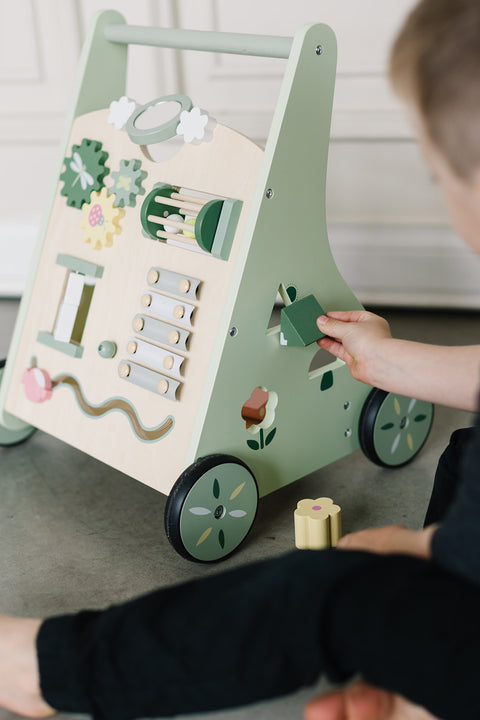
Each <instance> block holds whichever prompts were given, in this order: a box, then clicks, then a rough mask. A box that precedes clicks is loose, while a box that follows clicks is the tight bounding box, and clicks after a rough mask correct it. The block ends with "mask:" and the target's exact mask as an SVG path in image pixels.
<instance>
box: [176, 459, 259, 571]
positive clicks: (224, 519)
mask: <svg viewBox="0 0 480 720" xmlns="http://www.w3.org/2000/svg"><path fill="white" fill-rule="evenodd" d="M257 507H258V488H257V483H256V480H255V477H254V476H253V474H252V472H251V470H250V469H249V468H248V467H247V465H245V463H244V462H242V461H241V460H239V459H238V458H236V457H234V456H233V455H223V454H216V455H207V456H206V457H203V458H201V459H200V460H197V461H196V462H194V463H193V464H192V465H190V466H189V467H188V468H186V469H185V470H184V471H183V473H182V474H181V475H180V477H179V478H178V480H177V482H176V483H175V485H174V486H173V488H172V491H171V493H170V495H169V496H168V498H167V504H166V506H165V532H166V535H167V538H168V540H169V542H170V544H171V545H172V546H173V547H174V548H175V550H176V551H177V552H178V553H179V554H180V555H182V557H185V558H187V559H188V560H194V561H196V562H205V563H208V562H216V561H218V560H223V559H224V558H226V557H228V556H229V555H231V553H232V552H234V551H235V550H236V549H237V547H238V546H239V545H240V544H241V543H242V542H243V540H244V539H245V538H246V536H247V535H248V533H249V531H250V528H251V527H252V525H253V523H254V520H255V516H256V513H257Z"/></svg>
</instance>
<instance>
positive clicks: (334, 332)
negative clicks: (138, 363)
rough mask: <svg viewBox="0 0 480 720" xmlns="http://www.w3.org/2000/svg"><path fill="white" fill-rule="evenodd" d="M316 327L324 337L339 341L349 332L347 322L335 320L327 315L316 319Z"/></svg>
mask: <svg viewBox="0 0 480 720" xmlns="http://www.w3.org/2000/svg"><path fill="white" fill-rule="evenodd" d="M317 325H318V327H319V329H320V330H321V331H322V332H323V333H325V335H328V336H329V337H331V338H335V340H340V341H341V340H342V338H343V336H344V335H345V333H347V332H348V330H349V327H348V325H349V324H348V322H346V321H343V320H336V319H335V318H332V317H329V316H328V315H320V317H318V318H317Z"/></svg>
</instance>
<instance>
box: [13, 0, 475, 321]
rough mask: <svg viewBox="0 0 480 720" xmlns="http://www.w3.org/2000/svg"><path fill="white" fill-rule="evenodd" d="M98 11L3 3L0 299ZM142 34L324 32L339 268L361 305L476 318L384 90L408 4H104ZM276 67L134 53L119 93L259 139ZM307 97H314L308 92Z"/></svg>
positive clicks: (19, 255) (456, 251) (81, 0)
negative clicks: (187, 107)
mask: <svg viewBox="0 0 480 720" xmlns="http://www.w3.org/2000/svg"><path fill="white" fill-rule="evenodd" d="M104 5H105V3H103V2H100V0H16V1H15V3H13V4H12V3H8V4H7V2H6V0H2V3H1V4H0V85H1V97H2V101H1V104H0V167H1V168H2V173H1V175H0V190H1V192H0V258H1V260H0V295H15V294H19V293H21V291H22V288H23V287H24V283H25V274H26V267H27V264H28V257H29V255H30V253H31V248H32V245H33V243H34V240H35V236H36V231H37V227H38V223H39V219H40V216H41V212H42V207H43V204H44V198H45V196H46V192H47V188H48V185H49V183H50V181H51V175H52V169H53V166H54V163H55V159H56V150H57V144H58V142H59V139H60V135H61V132H62V127H63V117H64V113H65V109H66V107H67V104H68V100H69V94H70V88H71V85H72V83H73V79H74V76H75V67H76V62H77V58H78V54H79V51H80V47H81V42H82V38H83V35H84V31H85V27H86V25H87V23H88V18H89V17H90V16H91V15H92V14H93V13H94V12H95V11H96V10H98V9H100V8H102V7H104ZM107 5H108V6H109V7H113V8H115V9H118V10H120V11H121V12H123V13H124V15H125V16H126V18H127V21H128V22H129V23H132V24H140V25H163V26H179V27H186V28H194V29H216V30H222V31H228V32H247V33H255V34H257V33H260V34H278V35H292V34H294V32H295V30H296V29H297V28H298V27H299V26H301V25H302V24H304V23H306V22H312V21H319V22H326V23H328V24H330V25H331V26H332V27H333V29H334V30H335V32H336V35H337V39H338V45H339V60H338V77H337V84H336V97H335V106H334V113H333V119H332V142H331V149H330V160H329V175H328V180H329V182H328V195H327V208H328V217H329V227H330V229H329V232H330V239H331V243H332V247H333V250H334V253H335V255H336V257H337V261H338V264H339V266H340V268H341V270H342V272H343V273H344V275H345V277H346V278H347V280H348V282H349V283H350V285H351V286H352V288H353V289H354V290H355V291H356V292H357V294H358V295H359V297H360V298H361V300H362V301H363V302H382V303H383V302H384V303H396V304H414V305H432V306H436V305H437V306H438V305H440V306H452V307H480V264H479V262H478V261H477V260H476V259H473V260H472V258H471V255H470V254H469V253H468V251H466V250H464V249H463V247H462V246H461V244H460V243H459V241H458V239H457V238H456V237H455V235H454V233H453V232H452V231H451V230H450V229H449V227H448V221H447V218H446V215H445V212H444V210H443V207H442V203H441V199H440V197H439V193H438V189H437V188H436V186H435V185H433V184H432V182H431V180H430V178H429V175H428V173H427V171H426V170H425V169H424V167H423V165H422V163H421V161H420V159H419V157H418V153H417V149H416V145H415V143H414V142H413V141H412V139H411V136H410V133H409V130H408V128H407V126H406V124H405V121H404V115H403V111H402V109H401V108H400V107H399V105H398V103H397V102H396V100H395V98H394V97H393V96H392V93H391V92H390V90H389V87H388V83H387V81H386V78H385V67H386V60H387V55H388V48H389V46H390V43H391V40H392V37H393V36H394V34H395V30H396V28H397V27H398V25H399V24H400V22H401V20H402V18H403V17H404V15H405V14H406V12H407V11H408V9H409V8H410V7H411V6H412V5H413V0H396V2H395V3H393V2H385V0H322V2H321V3H319V2H318V0H296V1H295V3H292V2H290V0H275V1H274V0H243V1H242V3H234V2H228V1H227V0H136V1H135V3H133V2H131V0H111V1H110V2H108V0H107ZM284 66H285V63H284V61H281V60H267V59H260V58H258V59H256V58H245V57H237V56H230V55H223V56H214V55H210V54H205V53H178V52H175V51H171V50H158V49H152V48H132V49H131V58H130V66H129V74H128V87H129V94H130V95H131V96H132V97H134V98H135V99H136V100H137V101H139V102H147V101H148V100H151V99H153V98H154V97H158V96H160V95H164V94H168V93H172V92H185V93H186V94H188V95H190V96H191V97H192V99H193V100H194V102H195V103H196V104H198V105H200V106H202V107H204V108H205V109H207V110H208V111H209V112H210V113H211V114H212V115H214V116H215V117H216V118H217V119H218V120H220V121H222V122H226V123H227V124H230V125H232V126H233V127H235V128H237V129H239V130H241V131H242V132H245V133H246V134H248V135H249V136H251V137H253V138H254V139H256V140H258V141H263V140H264V139H265V137H266V135H267V134H268V128H269V122H270V118H271V115H272V110H273V106H274V103H275V100H276V96H277V92H278V88H279V84H280V80H281V76H282V72H283V68H284ZM314 90H315V89H314V88H312V92H314Z"/></svg>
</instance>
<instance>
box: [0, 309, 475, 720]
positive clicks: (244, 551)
mask: <svg viewBox="0 0 480 720" xmlns="http://www.w3.org/2000/svg"><path fill="white" fill-rule="evenodd" d="M16 309H17V303H16V302H15V301H12V300H2V301H0V357H5V355H6V353H7V349H8V344H9V339H10V336H11V333H12V329H13V324H14V320H15V315H16ZM380 312H382V311H380ZM382 314H383V315H384V316H386V317H387V318H388V319H389V320H390V322H391V326H392V331H393V333H394V335H396V336H397V337H408V338H410V339H416V340H422V341H425V342H432V343H442V342H443V343H446V344H470V343H480V323H479V322H478V314H477V313H452V312H446V313H442V312H424V311H421V312H413V311H388V312H387V311H385V312H382ZM470 422H471V416H470V415H469V414H467V413H463V412H459V411H454V410H450V409H446V408H442V407H439V408H437V409H436V415H435V420H434V425H433V429H432V432H431V435H430V438H429V440H428V442H427V444H426V446H425V447H424V449H423V450H422V452H421V454H420V455H419V456H418V458H416V459H415V461H414V462H413V463H412V464H410V465H407V466H406V467H403V468H400V469H397V470H385V469H382V468H379V467H377V466H375V465H373V464H371V463H370V462H369V461H368V460H367V459H366V458H365V457H364V456H363V455H362V454H361V452H358V453H355V454H353V455H350V456H349V457H348V458H345V459H343V460H340V461H338V462H336V463H334V464H333V465H331V466H329V467H327V468H323V469H322V470H320V471H317V472H315V473H313V474H312V475H310V476H308V477H306V478H304V479H302V480H300V481H297V482H296V483H293V484H292V485H290V486H288V487H286V488H283V489H281V490H279V491H277V492H276V493H273V494H272V495H269V496H267V497H266V498H264V499H263V500H262V501H261V503H260V509H259V513H258V517H257V520H256V523H255V525H254V527H253V529H252V531H251V533H250V535H249V537H248V538H247V541H246V542H245V543H244V545H242V547H241V548H240V549H239V551H237V553H236V554H235V555H234V556H232V557H231V558H229V559H228V560H226V561H224V562H223V563H222V564H220V565H215V566H210V565H208V566H207V565H199V564H196V563H190V562H188V561H186V560H183V559H182V558H180V557H179V556H178V555H177V554H176V553H175V551H174V550H173V549H172V548H171V546H170V545H169V543H168V541H167V539H166V537H165V535H164V531H163V511H164V506H165V501H166V498H165V497H164V496H163V495H161V494H159V493H157V492H155V491H154V490H152V489H150V488H148V487H146V486H144V485H142V484H140V483H138V482H136V481H134V480H132V479H131V478H129V477H127V476H125V475H122V474H120V473H119V472H117V471H115V470H112V469H111V468H110V467H107V466H105V465H103V464H102V463H100V462H98V461H96V460H94V459H92V458H90V457H88V456H86V455H84V454H83V453H81V452H79V451H78V450H75V449H73V448H71V447H68V446H67V445H65V444H63V443H62V442H60V441H58V440H56V439H55V438H52V437H49V436H47V435H45V434H44V433H42V432H37V433H36V434H35V435H34V436H33V437H32V438H31V439H30V440H29V441H28V442H26V443H24V444H23V445H20V446H17V447H13V448H0V478H1V482H0V538H1V539H0V547H1V552H0V577H1V579H2V593H1V601H0V611H1V612H11V613H15V614H21V615H24V614H25V615H29V616H40V617H42V616H46V615H52V614H55V613H61V612H69V611H74V610H76V609H80V608H85V607H95V608H96V607H104V606H105V605H108V604H110V603H112V602H119V601H121V600H124V599H127V598H130V597H132V596H134V595H137V594H139V593H143V592H146V591H149V590H151V589H153V588H156V587H159V586H163V585H168V584H171V583H176V582H179V581H182V580H186V579H190V578H193V577H203V576H206V575H209V574H211V573H216V572H219V571H221V570H222V569H224V568H230V567H233V566H235V565H238V564H243V563H246V562H251V561H253V560H256V559H259V558H265V557H270V556H275V555H278V554H280V553H283V552H285V551H288V550H290V549H292V548H293V547H294V535H293V510H294V508H295V506H296V503H297V501H298V500H299V499H301V498H305V497H313V498H314V497H318V496H322V495H326V496H330V497H333V498H334V499H335V502H337V503H338V504H340V505H341V507H342V518H343V526H344V530H345V531H346V532H349V531H354V530H359V529H361V528H364V527H370V526H378V525H384V524H389V523H394V522H401V523H405V524H407V525H409V526H410V527H420V526H421V524H422V520H423V515H424V512H425V508H426V505H427V502H428V498H429V493H430V489H431V484H432V479H433V473H434V470H435V466H436V462H437V459H438V457H439V455H440V453H441V451H442V449H443V448H444V446H445V445H446V443H447V442H448V438H449V435H450V433H451V431H452V430H454V429H455V428H457V427H462V426H465V425H468V424H470ZM325 687H326V685H325V683H320V684H319V685H318V686H317V687H316V688H310V689H308V690H302V691H300V692H298V693H296V694H294V695H292V696H290V697H287V698H283V699H281V700H278V701H271V702H268V703H263V704H261V705H256V706H254V707H251V708H247V709H241V710H238V711H232V712H225V713H217V714H216V715H215V716H202V717H204V718H210V717H212V718H213V717H217V718H219V717H221V718H225V720H247V718H248V720H255V718H262V720H270V718H271V719H272V720H273V719H274V718H275V719H276V720H283V718H285V720H287V719H288V720H294V718H301V717H302V707H303V705H304V703H305V702H306V700H307V699H308V698H310V697H312V696H313V694H314V692H315V691H318V690H320V689H324V688H325ZM13 717H14V716H13V715H11V714H10V713H8V712H4V711H1V710H0V720H10V719H11V718H13ZM62 717H63V716H62V715H60V716H59V720H62ZM65 717H67V716H65ZM69 717H72V716H69Z"/></svg>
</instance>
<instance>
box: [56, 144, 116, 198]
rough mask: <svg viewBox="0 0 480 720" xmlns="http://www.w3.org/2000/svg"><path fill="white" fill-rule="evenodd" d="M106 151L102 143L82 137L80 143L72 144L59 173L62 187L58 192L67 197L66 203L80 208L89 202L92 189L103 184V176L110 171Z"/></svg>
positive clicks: (97, 188)
mask: <svg viewBox="0 0 480 720" xmlns="http://www.w3.org/2000/svg"><path fill="white" fill-rule="evenodd" d="M107 158H108V153H107V152H105V150H102V143H101V142H98V141H97V140H89V139H88V138H84V139H83V140H82V142H81V145H73V146H72V154H71V156H70V157H68V156H67V157H66V158H65V160H64V163H65V169H64V171H63V172H62V174H61V175H60V180H63V183H64V184H63V188H62V189H61V190H60V193H61V194H62V195H64V196H66V198H67V205H69V206H70V207H75V208H81V207H82V205H84V204H85V203H86V202H89V200H90V195H91V193H92V191H97V192H98V191H99V190H101V189H102V187H103V186H104V182H103V180H104V178H105V176H106V175H108V173H109V172H110V169H109V168H108V167H107V166H106V165H105V163H106V161H107Z"/></svg>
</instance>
